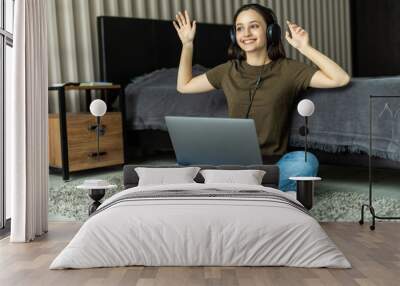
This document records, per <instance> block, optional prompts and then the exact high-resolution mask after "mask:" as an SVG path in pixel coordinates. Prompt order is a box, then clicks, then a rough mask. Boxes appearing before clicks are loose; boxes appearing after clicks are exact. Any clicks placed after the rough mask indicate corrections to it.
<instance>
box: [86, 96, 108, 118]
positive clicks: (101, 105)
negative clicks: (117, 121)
mask: <svg viewBox="0 0 400 286" xmlns="http://www.w3.org/2000/svg"><path fill="white" fill-rule="evenodd" d="M89 109H90V113H92V114H93V115H94V116H103V115H104V114H105V113H106V111H107V105H106V103H105V102H104V101H103V100H101V99H95V100H93V101H92V103H91V104H90V107H89Z"/></svg>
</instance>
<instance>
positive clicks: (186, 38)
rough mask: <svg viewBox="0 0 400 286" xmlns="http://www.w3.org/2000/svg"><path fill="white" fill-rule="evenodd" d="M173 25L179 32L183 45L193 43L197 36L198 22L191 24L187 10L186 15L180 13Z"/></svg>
mask: <svg viewBox="0 0 400 286" xmlns="http://www.w3.org/2000/svg"><path fill="white" fill-rule="evenodd" d="M172 23H173V24H174V27H175V30H176V31H177V32H178V36H179V38H180V39H181V41H182V45H185V44H190V43H193V40H194V36H195V34H196V21H193V23H192V24H190V18H189V13H188V12H187V11H186V10H185V12H184V13H182V12H179V13H178V14H177V15H176V17H175V20H174V21H172Z"/></svg>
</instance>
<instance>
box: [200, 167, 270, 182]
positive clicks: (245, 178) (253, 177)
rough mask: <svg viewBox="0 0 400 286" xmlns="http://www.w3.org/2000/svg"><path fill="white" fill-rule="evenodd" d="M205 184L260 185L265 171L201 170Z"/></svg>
mask: <svg viewBox="0 0 400 286" xmlns="http://www.w3.org/2000/svg"><path fill="white" fill-rule="evenodd" d="M200 174H201V175H202V176H203V177H204V183H205V184H213V183H215V184H220V183H226V184H246V185H261V183H262V179H263V177H264V175H265V171H262V170H201V171H200Z"/></svg>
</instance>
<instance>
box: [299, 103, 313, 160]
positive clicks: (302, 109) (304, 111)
mask: <svg viewBox="0 0 400 286" xmlns="http://www.w3.org/2000/svg"><path fill="white" fill-rule="evenodd" d="M314 110H315V106H314V103H313V102H312V101H311V100H309V99H303V100H302V101H300V102H299V104H298V105H297V112H298V113H299V114H300V115H301V116H303V117H304V120H305V130H304V135H305V139H306V140H305V144H304V160H305V162H307V134H308V117H309V116H311V115H313V113H314ZM301 129H302V128H300V134H301V133H302V132H301Z"/></svg>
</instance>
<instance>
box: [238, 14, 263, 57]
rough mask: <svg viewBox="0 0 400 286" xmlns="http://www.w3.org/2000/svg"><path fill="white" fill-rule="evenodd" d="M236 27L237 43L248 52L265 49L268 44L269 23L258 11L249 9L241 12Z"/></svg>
mask: <svg viewBox="0 0 400 286" xmlns="http://www.w3.org/2000/svg"><path fill="white" fill-rule="evenodd" d="M235 27H236V40H237V43H238V45H239V47H240V48H241V49H242V50H243V51H245V52H246V53H248V52H253V51H256V50H259V49H265V47H266V46H267V37H266V30H267V24H266V23H265V21H264V18H263V17H262V16H261V15H260V14H259V13H257V12H256V11H254V10H252V9H249V10H245V11H242V12H240V14H239V15H238V17H237V18H236V23H235Z"/></svg>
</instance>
